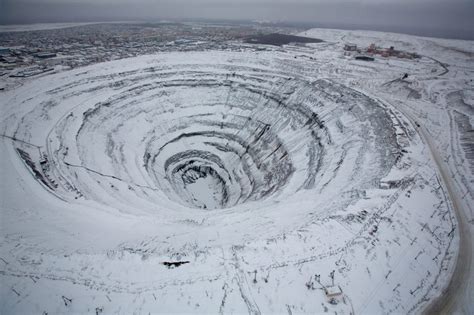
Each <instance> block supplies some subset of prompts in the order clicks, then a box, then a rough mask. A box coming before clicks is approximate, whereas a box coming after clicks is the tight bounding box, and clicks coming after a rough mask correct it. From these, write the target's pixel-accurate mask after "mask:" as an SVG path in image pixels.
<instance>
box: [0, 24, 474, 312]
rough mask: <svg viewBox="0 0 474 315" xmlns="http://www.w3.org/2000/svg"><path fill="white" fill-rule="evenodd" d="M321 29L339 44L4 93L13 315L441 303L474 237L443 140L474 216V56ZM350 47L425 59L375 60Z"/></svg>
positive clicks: (149, 67) (395, 38)
mask: <svg viewBox="0 0 474 315" xmlns="http://www.w3.org/2000/svg"><path fill="white" fill-rule="evenodd" d="M304 35H305V36H313V37H317V38H321V39H323V40H325V41H326V42H324V43H320V44H310V45H307V46H306V47H301V46H291V45H290V46H285V47H283V48H274V49H272V50H269V51H262V52H255V51H251V49H242V50H243V51H239V52H222V51H207V52H189V53H166V54H158V55H152V56H141V57H136V58H132V59H124V60H119V61H113V62H107V63H102V64H97V65H93V66H88V67H85V68H80V69H75V70H71V71H67V72H60V73H57V74H52V75H47V76H44V77H42V78H40V79H37V80H29V81H26V82H24V83H23V84H22V85H21V86H18V87H16V88H12V89H7V90H6V91H4V92H1V93H2V94H0V96H1V104H2V112H1V116H0V117H1V133H2V143H1V146H2V148H1V150H0V152H1V153H0V154H1V165H2V166H1V177H2V184H1V185H2V186H1V188H0V189H1V193H2V198H1V236H2V239H1V243H0V258H1V259H0V268H1V269H0V278H1V290H2V291H1V296H0V297H1V304H0V305H1V312H2V313H16V314H27V313H42V312H46V313H49V314H53V313H91V312H92V313H94V312H95V313H101V312H104V313H122V314H130V313H149V312H151V313H157V312H166V313H170V312H181V313H183V312H186V313H190V312H199V313H242V312H244V313H245V312H249V313H255V314H258V313H290V314H291V313H325V312H328V313H335V312H337V313H338V314H354V313H356V314H380V313H419V312H421V311H422V310H423V309H424V308H425V307H427V306H428V305H429V304H430V302H431V301H433V300H434V299H435V298H436V297H437V296H439V295H440V294H441V293H442V291H443V289H444V288H445V287H446V286H447V284H448V283H449V280H450V279H451V276H452V274H453V271H455V269H456V263H457V262H458V260H457V257H458V247H459V245H460V244H461V242H460V240H462V238H460V234H459V233H458V232H459V231H458V229H457V226H458V222H457V219H456V212H455V210H456V209H457V208H456V207H455V205H454V204H453V202H452V200H451V199H452V196H450V193H449V192H448V191H447V188H446V187H445V185H446V184H445V183H444V182H443V179H442V178H441V176H440V171H439V167H438V165H437V163H436V159H435V158H432V155H433V154H434V153H433V148H432V147H431V146H430V145H429V143H427V141H426V137H427V135H429V136H430V137H432V139H433V143H434V144H435V146H436V149H437V150H439V152H443V153H445V154H446V156H442V159H446V165H447V167H449V170H452V172H453V174H452V178H453V179H454V180H455V181H456V183H457V186H456V189H457V190H459V191H457V192H456V193H458V192H459V193H460V195H461V197H462V200H459V203H462V207H463V209H472V206H473V202H472V199H473V198H472V196H473V193H474V192H473V191H472V190H473V185H472V183H473V171H472V170H473V163H474V162H473V160H472V156H470V154H472V124H473V123H474V122H473V114H472V111H473V109H472V104H473V94H474V92H473V91H474V84H473V82H472V79H473V71H474V70H473V63H472V61H473V54H474V48H473V44H472V42H465V41H450V40H434V39H424V38H417V37H412V36H405V35H397V34H385V33H375V32H348V31H335V30H319V29H317V30H310V31H307V32H305V33H304ZM346 41H349V42H355V43H357V44H359V45H368V44H370V43H372V42H375V43H376V44H379V45H383V46H392V45H394V46H396V47H397V48H400V49H403V50H407V51H416V52H418V53H419V54H421V55H422V58H421V59H415V60H408V59H406V60H405V59H396V58H392V59H388V58H387V59H385V58H377V59H376V61H375V62H372V63H367V62H363V61H356V60H353V59H352V58H349V57H345V56H344V55H343V53H342V47H343V45H344V43H345V42H346ZM448 65H449V66H448ZM404 73H409V77H408V79H407V80H398V79H400V78H401V77H402V76H403V74H404ZM454 106H455V108H454ZM457 122H459V123H457ZM417 124H419V125H420V127H417ZM420 128H423V129H422V130H426V134H425V133H422V132H421V131H420V130H419V129H420ZM430 139H431V138H430ZM437 152H438V151H437ZM456 172H457V173H456ZM450 175H451V174H450ZM455 208H456V209H455ZM469 215H470V216H469ZM466 216H468V220H472V218H473V216H472V212H471V213H470V214H469V213H467V214H466ZM470 222H472V221H470ZM175 263H183V264H176V266H174V265H173V264H175ZM170 264H171V265H170ZM331 274H333V277H331V276H330V275H331ZM467 276H472V275H471V274H468V275H467ZM324 288H327V289H328V290H329V291H339V290H340V291H342V294H340V295H336V296H335V300H334V301H333V302H335V303H330V297H328V296H327V295H326V293H325V290H324ZM466 292H468V294H471V293H469V292H472V289H471V288H470V287H469V288H468V289H467V290H466ZM471 303H472V302H471ZM466 307H467V308H468V307H472V305H467V304H466ZM467 308H466V309H467Z"/></svg>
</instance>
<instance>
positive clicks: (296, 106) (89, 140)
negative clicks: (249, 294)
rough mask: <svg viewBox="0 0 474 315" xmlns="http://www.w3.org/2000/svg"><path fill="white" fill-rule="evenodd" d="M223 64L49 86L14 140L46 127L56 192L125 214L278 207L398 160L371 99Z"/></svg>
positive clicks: (280, 65)
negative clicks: (262, 204) (263, 203)
mask: <svg viewBox="0 0 474 315" xmlns="http://www.w3.org/2000/svg"><path fill="white" fill-rule="evenodd" d="M202 55H205V54H202ZM202 55H199V54H197V56H198V57H200V56H202ZM230 56H231V58H230V59H227V57H226V59H224V60H220V61H216V62H215V63H209V60H207V59H204V60H201V59H199V58H196V61H195V62H193V63H184V64H183V62H182V60H179V61H178V62H176V61H174V60H169V61H167V62H165V63H156V62H154V64H153V65H151V66H142V67H140V68H139V69H126V70H125V71H121V72H116V71H114V70H113V69H108V70H107V71H105V73H97V74H93V75H91V74H90V73H87V75H85V76H84V77H83V78H82V77H81V74H78V79H75V80H73V81H72V82H68V83H65V84H63V83H61V80H57V82H59V84H58V85H57V86H56V87H55V88H51V89H50V90H48V91H47V92H46V95H48V96H49V97H48V98H47V99H46V100H44V101H43V102H41V104H39V105H36V106H35V108H34V109H33V110H32V111H30V112H29V113H27V114H26V115H25V117H24V119H23V120H22V124H23V125H20V126H19V127H18V129H17V131H16V136H17V137H23V138H28V137H30V136H31V135H32V134H36V133H38V134H41V133H45V132H44V130H49V132H48V133H47V134H45V135H44V139H45V143H46V146H45V149H44V155H45V156H47V158H48V167H47V168H46V169H43V171H44V173H45V176H44V177H45V178H46V179H48V180H51V181H53V182H54V184H53V185H51V187H53V190H54V192H55V193H56V194H57V195H59V196H61V197H63V198H69V199H70V198H71V196H74V198H78V197H83V198H85V199H88V200H95V201H99V202H101V203H103V204H107V205H111V204H112V205H113V206H115V207H118V208H121V209H124V210H126V211H132V210H131V209H140V210H142V209H157V208H158V209H177V208H176V206H173V204H174V205H177V206H178V208H179V207H185V208H195V209H206V210H211V209H222V208H230V207H234V206H237V205H241V204H249V203H250V202H261V201H264V200H266V201H268V200H272V202H279V201H284V200H286V199H287V198H290V197H293V195H294V194H295V193H296V192H299V191H311V190H314V192H313V193H312V196H314V195H315V194H316V195H317V194H321V193H323V190H324V189H325V188H327V187H328V185H330V184H333V183H334V184H337V185H338V187H341V184H343V185H344V186H345V188H347V187H348V186H354V187H356V188H357V189H360V188H363V187H364V186H368V185H372V184H373V183H377V180H378V178H381V177H383V176H384V174H386V173H387V172H388V170H389V169H390V167H391V165H393V163H394V162H395V157H394V155H393V154H391V152H394V151H396V150H398V149H397V143H396V141H395V137H394V130H393V127H391V125H392V120H391V118H390V115H389V114H388V113H387V112H386V109H385V108H383V107H382V106H381V105H380V104H379V103H378V102H376V101H374V100H373V99H371V98H369V97H367V96H365V95H363V94H361V93H359V92H356V91H354V90H352V89H349V88H347V87H345V86H344V85H341V84H338V83H336V82H333V81H331V80H327V79H319V80H318V79H316V80H314V79H312V80H310V79H307V78H305V77H304V76H302V75H301V74H302V73H304V70H303V69H302V68H299V67H298V66H299V64H298V63H297V62H293V63H292V64H291V65H290V64H287V63H286V62H282V61H279V60H273V59H270V60H271V62H272V63H275V64H258V63H257V64H255V65H254V66H249V64H248V60H244V61H242V60H239V59H238V58H234V57H235V56H238V55H232V54H231V55H230ZM233 58H234V59H233ZM152 63H153V62H152ZM265 63H268V61H265ZM51 122H53V123H54V124H53V125H51ZM26 125H27V127H26ZM45 125H47V126H45ZM48 125H49V126H48ZM341 169H344V172H345V175H343V176H339V170H341ZM48 180H46V181H48ZM339 189H340V188H339ZM337 191H338V189H333V190H332V192H331V193H334V192H337ZM170 201H171V202H170ZM270 204H271V203H270ZM137 205H138V207H137ZM250 207H252V208H255V207H259V206H258V205H257V204H253V205H251V206H250ZM152 211H156V210H152Z"/></svg>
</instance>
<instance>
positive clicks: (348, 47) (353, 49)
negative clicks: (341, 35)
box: [344, 44, 357, 51]
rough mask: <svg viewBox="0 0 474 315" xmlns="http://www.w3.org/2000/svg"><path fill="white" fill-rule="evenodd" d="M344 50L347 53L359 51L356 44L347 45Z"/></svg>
mask: <svg viewBox="0 0 474 315" xmlns="http://www.w3.org/2000/svg"><path fill="white" fill-rule="evenodd" d="M344 50H345V51H357V45H356V44H345V45H344Z"/></svg>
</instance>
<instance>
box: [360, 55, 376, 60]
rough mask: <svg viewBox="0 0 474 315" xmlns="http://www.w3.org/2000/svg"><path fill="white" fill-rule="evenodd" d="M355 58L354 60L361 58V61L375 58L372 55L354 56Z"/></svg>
mask: <svg viewBox="0 0 474 315" xmlns="http://www.w3.org/2000/svg"><path fill="white" fill-rule="evenodd" d="M355 59H356V60H362V61H374V60H375V58H374V57H370V56H363V55H361V56H355Z"/></svg>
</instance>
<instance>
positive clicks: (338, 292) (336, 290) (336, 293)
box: [324, 285, 342, 299]
mask: <svg viewBox="0 0 474 315" xmlns="http://www.w3.org/2000/svg"><path fill="white" fill-rule="evenodd" d="M324 292H325V293H326V296H327V297H328V298H330V299H331V298H336V297H340V296H342V289H341V287H340V286H335V285H333V286H329V287H325V288H324Z"/></svg>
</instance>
